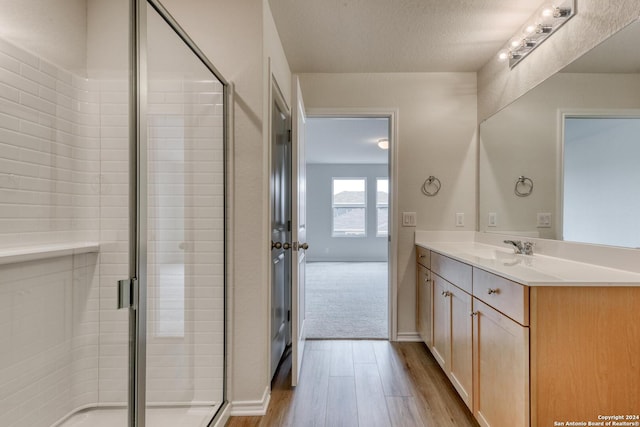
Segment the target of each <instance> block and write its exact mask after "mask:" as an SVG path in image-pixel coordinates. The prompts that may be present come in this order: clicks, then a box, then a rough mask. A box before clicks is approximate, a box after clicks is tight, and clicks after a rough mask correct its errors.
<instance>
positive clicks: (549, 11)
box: [542, 6, 557, 18]
mask: <svg viewBox="0 0 640 427" xmlns="http://www.w3.org/2000/svg"><path fill="white" fill-rule="evenodd" d="M556 9H557V8H556V7H555V6H545V7H544V8H543V9H542V17H543V18H551V17H553V16H555V14H556Z"/></svg>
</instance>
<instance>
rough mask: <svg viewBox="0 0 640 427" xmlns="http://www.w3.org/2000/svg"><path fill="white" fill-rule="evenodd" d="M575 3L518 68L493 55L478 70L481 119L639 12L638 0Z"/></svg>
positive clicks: (546, 76)
mask: <svg viewBox="0 0 640 427" xmlns="http://www.w3.org/2000/svg"><path fill="white" fill-rule="evenodd" d="M576 3H577V4H578V5H577V15H576V16H574V17H573V18H571V20H570V21H569V22H567V24H566V25H564V26H563V27H562V28H560V29H559V30H558V32H556V33H554V34H553V36H552V37H550V38H549V39H548V40H546V41H545V42H544V43H543V44H541V45H540V46H539V47H538V48H536V50H535V51H533V52H532V53H531V54H530V55H529V56H528V57H527V58H525V59H524V60H523V61H522V62H520V63H519V64H518V65H517V66H516V67H515V68H513V69H509V66H508V65H507V64H505V63H504V62H500V61H497V59H496V57H494V58H492V59H490V60H489V61H488V62H487V63H486V64H485V65H484V66H483V67H482V68H481V69H480V70H479V71H478V119H479V120H478V121H482V120H484V119H486V118H488V117H489V116H491V115H492V114H494V113H495V112H497V111H498V110H500V109H501V108H503V107H504V106H506V105H508V104H509V103H511V102H513V101H514V100H515V99H516V98H518V97H519V96H521V95H522V94H524V93H526V92H527V91H528V90H529V89H531V88H533V87H535V86H536V85H538V84H539V83H541V82H542V81H544V80H545V79H546V78H548V77H549V76H551V75H553V74H554V73H555V72H557V71H559V70H561V69H562V68H564V67H565V66H566V65H568V64H569V63H571V62H572V61H573V60H574V59H576V58H578V57H580V56H581V55H582V54H584V53H586V52H588V51H589V50H590V49H591V48H592V47H594V46H596V45H597V44H599V43H600V42H602V41H603V40H605V39H606V38H607V37H609V36H610V35H611V34H613V33H615V32H617V31H618V30H620V29H621V28H623V27H624V26H626V25H627V24H629V23H630V22H633V21H635V20H636V19H638V17H639V16H640V2H637V1H617V2H612V3H606V4H603V2H602V1H599V0H579V1H577V2H576ZM496 55H497V52H496Z"/></svg>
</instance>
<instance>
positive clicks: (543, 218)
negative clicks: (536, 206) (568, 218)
mask: <svg viewBox="0 0 640 427" xmlns="http://www.w3.org/2000/svg"><path fill="white" fill-rule="evenodd" d="M538 228H551V213H550V212H538Z"/></svg>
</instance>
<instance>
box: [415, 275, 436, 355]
mask: <svg viewBox="0 0 640 427" xmlns="http://www.w3.org/2000/svg"><path fill="white" fill-rule="evenodd" d="M416 289H417V291H418V298H417V301H418V311H417V313H418V314H417V319H416V323H417V327H418V333H419V334H420V336H421V337H422V340H423V341H424V343H425V344H426V345H427V347H429V348H431V347H432V346H433V286H432V285H431V277H430V275H429V270H427V269H426V268H424V267H423V266H421V265H418V280H417V283H416Z"/></svg>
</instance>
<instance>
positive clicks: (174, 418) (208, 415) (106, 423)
mask: <svg viewBox="0 0 640 427" xmlns="http://www.w3.org/2000/svg"><path fill="white" fill-rule="evenodd" d="M218 408H219V405H211V406H171V407H162V406H154V407H148V408H147V411H146V425H147V426H149V427H176V426H180V427H206V426H207V425H209V422H210V421H211V419H212V418H213V416H214V415H215V413H216V411H217V410H218ZM126 426H127V409H126V408H91V409H86V410H83V411H79V412H76V413H74V414H72V415H71V416H70V417H69V418H67V419H65V420H64V421H62V422H61V423H56V424H55V425H54V426H53V427H126Z"/></svg>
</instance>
